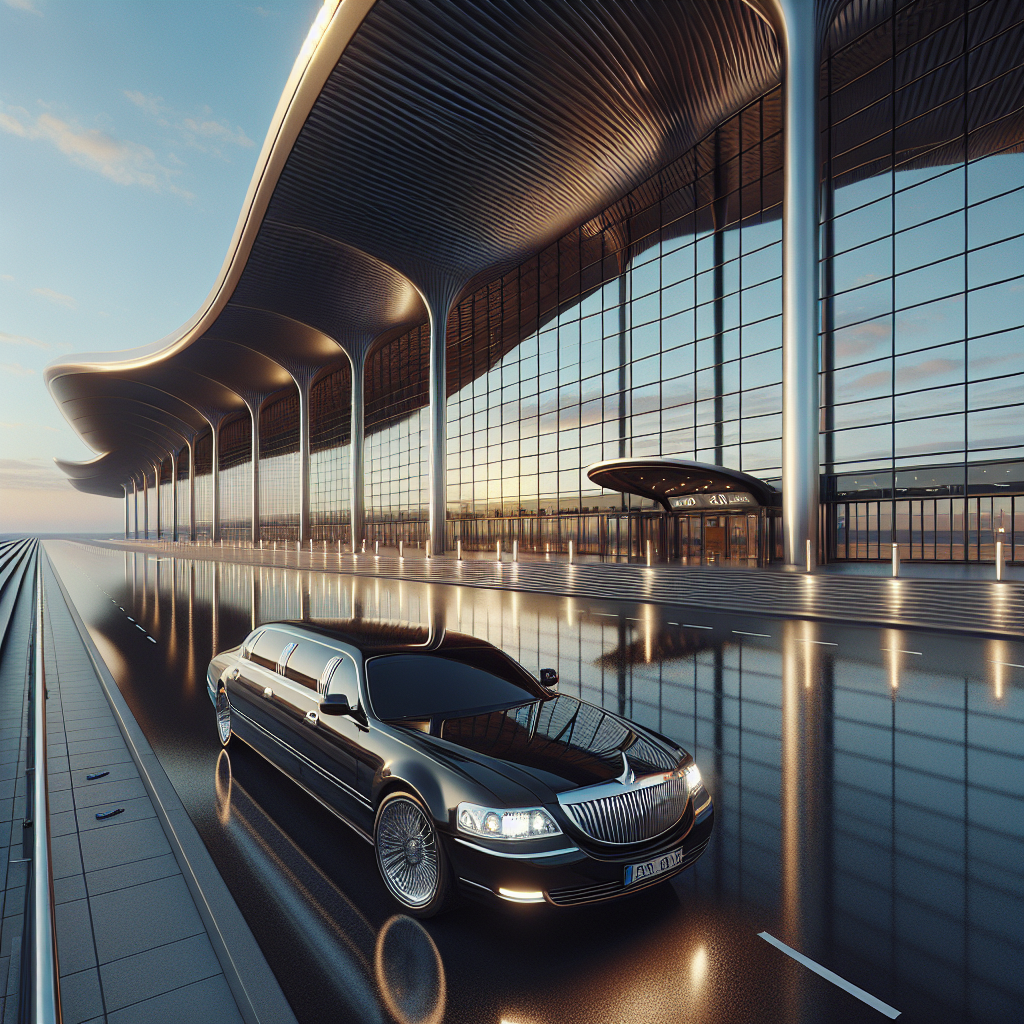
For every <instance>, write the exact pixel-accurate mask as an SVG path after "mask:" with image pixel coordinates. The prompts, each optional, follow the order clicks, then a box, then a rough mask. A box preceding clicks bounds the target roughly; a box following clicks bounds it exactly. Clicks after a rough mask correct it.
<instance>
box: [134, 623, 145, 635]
mask: <svg viewBox="0 0 1024 1024" xmlns="http://www.w3.org/2000/svg"><path fill="white" fill-rule="evenodd" d="M135 628H136V629H137V630H138V631H139V632H140V633H145V632H146V631H145V630H144V629H143V628H142V627H141V626H140V625H139V624H138V623H137V622H136V623H135Z"/></svg>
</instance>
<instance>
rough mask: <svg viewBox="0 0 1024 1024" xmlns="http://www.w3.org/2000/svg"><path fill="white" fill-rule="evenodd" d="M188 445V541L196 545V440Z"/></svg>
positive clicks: (188, 442) (193, 439)
mask: <svg viewBox="0 0 1024 1024" xmlns="http://www.w3.org/2000/svg"><path fill="white" fill-rule="evenodd" d="M186 444H187V445H188V539H189V543H194V542H195V539H196V439H195V438H194V437H193V438H192V439H191V440H190V441H187V442H186Z"/></svg>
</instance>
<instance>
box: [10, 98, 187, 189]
mask: <svg viewBox="0 0 1024 1024" xmlns="http://www.w3.org/2000/svg"><path fill="white" fill-rule="evenodd" d="M0 129H2V130H3V131H5V132H8V133H9V134H11V135H17V136H20V137H21V138H23V139H31V140H33V141H42V142H48V143H50V144H51V145H52V146H54V147H56V148H57V149H58V150H59V151H60V152H61V153H63V154H64V155H65V156H66V157H67V158H68V159H69V160H70V161H71V162H72V163H73V164H75V165H77V166H78V167H83V168H85V169H86V170H89V171H94V172H95V173H97V174H100V175H102V176H103V177H104V178H107V179H109V180H110V181H114V182H116V183H117V184H118V185H138V186H140V187H141V188H148V189H150V190H152V191H153V192H159V193H165V192H166V193H170V194H172V195H176V196H180V197H181V198H183V199H192V198H194V196H193V195H192V193H191V192H188V191H186V190H185V189H182V188H180V187H179V186H178V185H176V184H175V182H174V177H175V176H176V175H178V174H180V173H181V172H180V171H176V170H172V169H171V168H169V167H165V166H164V165H163V164H161V163H160V161H159V160H157V158H156V154H155V153H154V152H153V151H152V150H151V149H150V148H149V147H148V146H143V145H142V144H141V143H138V142H130V141H128V140H124V139H115V138H114V137H113V136H111V135H108V134H107V133H106V132H101V131H99V130H98V129H96V128H82V127H80V126H79V125H77V124H74V123H72V122H70V121H65V120H63V119H61V118H59V117H56V116H55V115H54V114H51V113H49V112H44V113H42V114H39V115H38V116H37V117H36V118H34V119H33V118H32V116H31V115H30V114H29V113H28V111H25V110H21V109H17V108H11V110H8V111H5V112H4V111H0Z"/></svg>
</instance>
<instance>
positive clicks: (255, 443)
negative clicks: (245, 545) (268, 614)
mask: <svg viewBox="0 0 1024 1024" xmlns="http://www.w3.org/2000/svg"><path fill="white" fill-rule="evenodd" d="M262 404H263V403H262V402H253V403H251V404H249V418H250V419H251V420H252V455H251V459H252V522H251V523H250V527H249V536H250V539H251V540H252V546H253V547H258V546H259V543H260V409H261V407H262ZM253 628H254V629H255V626H254V627H253Z"/></svg>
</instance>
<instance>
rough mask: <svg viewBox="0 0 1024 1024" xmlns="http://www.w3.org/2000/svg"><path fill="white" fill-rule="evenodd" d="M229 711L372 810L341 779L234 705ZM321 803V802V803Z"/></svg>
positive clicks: (371, 806) (364, 800)
mask: <svg viewBox="0 0 1024 1024" xmlns="http://www.w3.org/2000/svg"><path fill="white" fill-rule="evenodd" d="M231 711H232V712H233V713H234V714H236V715H238V717H239V718H242V719H244V720H245V721H246V722H248V723H249V725H251V726H252V727H253V728H254V729H257V730H259V731H260V732H261V733H263V735H264V736H266V737H268V738H269V739H272V740H273V741H274V742H275V743H276V744H277V745H278V746H279V747H284V749H285V750H287V751H288V752H289V753H291V754H293V755H294V756H295V757H297V758H298V759H299V760H300V761H302V762H303V763H304V764H308V765H309V767H310V768H312V769H313V771H315V772H317V773H318V774H319V775H322V776H323V777H324V778H325V779H326V780H327V781H328V782H333V783H334V784H335V785H336V786H340V787H341V788H342V789H345V790H348V792H349V793H351V794H352V796H354V797H355V798H356V799H357V800H358V801H359V802H360V803H361V804H364V805H365V806H366V807H367V808H369V809H370V810H372V809H373V804H372V803H370V801H369V800H367V799H366V797H364V796H363V795H362V794H361V793H360V792H359V791H358V790H355V789H353V788H352V787H351V786H350V785H349V784H348V783H347V782H342V781H341V779H339V778H338V777H337V776H336V775H332V774H331V773H330V772H329V771H327V770H326V769H325V768H321V767H320V765H318V764H317V763H316V762H315V761H311V760H310V759H309V758H308V757H306V755H305V754H302V753H300V752H299V751H298V750H296V749H295V748H294V747H293V746H291V745H290V744H288V743H285V741H284V740H282V739H281V738H280V737H279V736H275V735H274V734H273V733H272V732H271V731H270V730H269V729H264V728H263V726H262V725H260V724H259V723H258V722H254V721H253V720H252V719H251V718H250V717H249V716H248V715H247V714H245V713H244V712H242V711H239V710H238V708H237V707H235V706H234V705H232V708H231ZM267 760H268V761H269V760H270V758H267ZM270 763H271V764H273V763H274V762H273V761H271V762H270ZM276 767H278V768H281V766H280V765H276ZM281 771H284V769H283V768H281ZM285 774H286V775H288V773H287V772H285ZM288 778H292V776H291V775H288ZM296 781H298V780H296ZM299 785H300V786H301V785H302V783H301V782H300V783H299ZM318 799H319V798H318ZM322 802H323V801H321V803H322ZM353 827H354V826H353Z"/></svg>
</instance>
